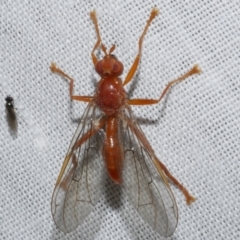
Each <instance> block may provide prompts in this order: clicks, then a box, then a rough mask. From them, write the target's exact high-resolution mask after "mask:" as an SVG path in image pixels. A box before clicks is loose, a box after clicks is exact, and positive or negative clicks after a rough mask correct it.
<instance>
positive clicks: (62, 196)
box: [51, 102, 105, 233]
mask: <svg viewBox="0 0 240 240" xmlns="http://www.w3.org/2000/svg"><path fill="white" fill-rule="evenodd" d="M104 120H105V119H104V116H103V115H102V114H101V112H100V111H99V109H98V108H97V107H96V106H95V104H94V103H92V102H91V103H89V105H88V107H87V108H86V110H85V112H84V114H83V116H82V118H81V121H80V123H79V125H78V128H77V130H76V132H75V134H74V136H73V139H72V142H71V144H70V146H69V149H68V152H67V154H66V157H65V160H64V162H63V166H62V169H61V171H60V173H59V176H58V179H57V182H56V185H55V189H54V192H53V196H52V203H51V208H52V215H53V218H54V221H55V223H56V225H57V226H58V227H59V228H60V230H61V231H63V232H65V233H67V232H71V231H73V230H74V229H75V228H76V227H77V226H78V225H79V224H81V223H82V222H83V221H84V219H85V218H86V217H87V216H88V214H89V213H90V212H91V210H92V209H93V207H94V205H95V204H96V203H97V201H98V199H99V197H100V195H101V193H102V190H103V189H102V186H103V184H102V181H103V177H104V173H103V172H104V164H103V161H102V159H101V152H100V149H101V143H102V138H103V136H102V135H103V131H102V129H101V128H102V126H103V125H104Z"/></svg>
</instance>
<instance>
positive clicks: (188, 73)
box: [128, 65, 201, 105]
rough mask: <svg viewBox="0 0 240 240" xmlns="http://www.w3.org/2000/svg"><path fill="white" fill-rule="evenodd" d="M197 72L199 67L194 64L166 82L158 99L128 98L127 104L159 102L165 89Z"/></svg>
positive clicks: (165, 91) (199, 70)
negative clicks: (180, 74)
mask: <svg viewBox="0 0 240 240" xmlns="http://www.w3.org/2000/svg"><path fill="white" fill-rule="evenodd" d="M197 73H201V69H200V67H199V66H198V65H194V66H193V68H192V69H191V70H190V71H188V72H187V73H185V74H184V75H183V76H181V77H179V78H177V79H176V80H173V81H171V82H169V83H168V84H167V86H166V87H165V89H164V90H163V92H162V94H161V95H160V97H159V99H144V98H139V99H129V100H128V104H130V105H150V104H156V103H159V102H160V101H161V100H162V98H163V97H164V96H165V94H166V93H167V91H168V90H169V89H170V88H171V87H172V86H173V85H174V84H176V83H179V82H181V81H183V80H185V79H186V78H188V77H190V76H192V75H194V74H197Z"/></svg>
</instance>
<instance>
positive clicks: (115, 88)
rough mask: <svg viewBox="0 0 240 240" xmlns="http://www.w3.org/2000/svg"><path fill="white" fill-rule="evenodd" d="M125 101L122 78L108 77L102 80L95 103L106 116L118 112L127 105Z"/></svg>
mask: <svg viewBox="0 0 240 240" xmlns="http://www.w3.org/2000/svg"><path fill="white" fill-rule="evenodd" d="M125 100H126V92H125V90H124V88H123V85H122V80H121V79H120V78H116V77H107V78H102V79H101V80H100V82H99V83H98V86H97V91H96V95H95V102H96V104H97V105H98V106H99V108H100V109H101V110H102V111H103V112H104V113H105V114H106V115H112V114H114V113H115V112H117V110H118V109H120V108H121V107H122V106H123V105H124V104H125Z"/></svg>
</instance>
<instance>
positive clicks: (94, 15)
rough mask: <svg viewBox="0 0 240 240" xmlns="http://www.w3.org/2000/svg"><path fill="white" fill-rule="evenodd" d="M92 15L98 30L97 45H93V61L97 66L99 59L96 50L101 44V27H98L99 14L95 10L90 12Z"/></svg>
mask: <svg viewBox="0 0 240 240" xmlns="http://www.w3.org/2000/svg"><path fill="white" fill-rule="evenodd" d="M90 17H91V19H92V21H93V24H94V26H95V30H96V33H97V42H96V43H95V45H94V47H93V50H92V52H91V55H92V61H93V64H94V66H95V65H96V64H97V62H98V59H97V57H96V55H95V54H94V51H95V50H96V49H97V48H98V47H99V45H100V43H101V41H102V40H101V36H100V32H99V28H98V20H97V15H96V12H95V10H94V11H92V12H90Z"/></svg>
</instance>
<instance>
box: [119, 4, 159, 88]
mask: <svg viewBox="0 0 240 240" xmlns="http://www.w3.org/2000/svg"><path fill="white" fill-rule="evenodd" d="M158 13H159V10H158V9H157V8H153V9H152V11H151V14H150V17H149V19H148V20H147V23H146V26H145V28H144V30H143V33H142V35H141V36H140V38H139V41H138V54H137V56H136V58H135V60H134V62H133V65H132V66H131V68H130V70H129V72H128V74H127V76H126V78H125V80H124V82H123V85H126V84H127V83H129V82H130V81H131V79H132V78H133V76H134V74H135V72H136V70H137V67H138V64H139V61H140V58H141V52H142V43H143V38H144V36H145V35H146V33H147V30H148V28H149V26H150V24H151V22H152V20H153V19H154V18H155V17H156V16H157V15H158Z"/></svg>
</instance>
